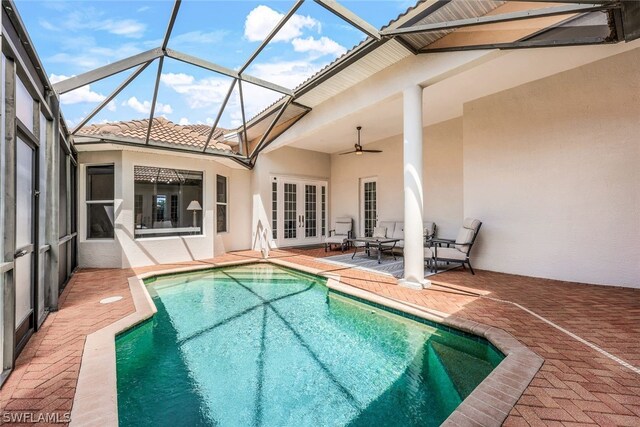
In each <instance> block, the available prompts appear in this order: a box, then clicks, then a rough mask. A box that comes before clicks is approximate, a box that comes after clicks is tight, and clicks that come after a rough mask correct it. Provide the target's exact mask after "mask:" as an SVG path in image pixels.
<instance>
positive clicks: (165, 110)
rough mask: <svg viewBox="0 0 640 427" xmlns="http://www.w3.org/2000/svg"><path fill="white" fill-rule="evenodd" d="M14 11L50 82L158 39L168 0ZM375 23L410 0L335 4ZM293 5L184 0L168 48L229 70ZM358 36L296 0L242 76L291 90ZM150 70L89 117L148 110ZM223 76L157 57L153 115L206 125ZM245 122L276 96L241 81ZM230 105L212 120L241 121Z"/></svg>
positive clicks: (89, 105)
mask: <svg viewBox="0 0 640 427" xmlns="http://www.w3.org/2000/svg"><path fill="white" fill-rule="evenodd" d="M16 4H17V7H18V11H19V13H20V15H21V16H22V19H23V21H24V22H25V25H26V27H27V30H28V32H29V34H30V36H31V38H32V40H33V43H34V45H35V47H36V50H37V52H38V54H39V55H40V58H41V60H42V62H43V64H44V66H45V70H46V71H47V73H48V75H49V77H50V78H51V80H52V81H53V82H56V81H59V80H62V79H64V78H67V77H70V76H73V75H77V74H81V73H83V72H86V71H89V70H91V69H94V68H96V67H99V66H102V65H105V64H108V63H110V62H113V61H116V60H118V59H122V58H126V57H128V56H131V55H134V54H136V53H139V52H142V51H145V50H149V49H152V48H155V47H158V46H160V44H161V43H162V38H163V37H164V32H165V30H166V27H167V23H168V19H169V16H170V14H171V9H172V7H173V2H172V1H170V0H156V1H118V0H110V1H79V0H76V1H31V0H18V1H17V2H16ZM342 4H343V5H344V6H346V7H348V8H349V9H351V10H352V11H353V12H355V13H356V14H358V15H359V16H360V17H362V18H364V19H365V20H367V21H368V22H370V23H371V24H372V25H374V26H376V27H377V28H380V27H381V26H383V25H385V24H387V23H388V22H389V21H390V20H391V19H394V18H395V17H397V15H398V14H399V13H402V12H404V11H405V10H406V9H407V7H409V6H411V5H412V4H413V2H411V1H407V0H389V1H382V0H378V1H342ZM292 5H293V1H204V0H184V1H183V2H182V6H181V8H180V13H179V14H178V18H177V20H176V23H175V26H174V29H173V32H172V36H171V39H170V41H169V48H171V49H175V50H178V51H182V52H184V53H188V54H191V55H195V56H199V57H201V58H203V59H206V60H209V61H211V62H214V63H217V64H220V65H224V66H226V67H229V68H234V69H237V68H239V67H241V66H242V65H243V64H244V62H245V61H246V60H247V58H248V57H249V55H251V53H252V52H253V51H254V50H255V49H256V48H257V46H258V45H259V44H260V42H261V41H262V40H263V39H264V37H265V36H266V35H267V33H268V32H269V31H270V30H271V28H273V26H274V25H275V24H276V23H277V22H278V21H279V19H280V17H281V16H282V15H283V14H284V13H286V12H287V11H288V10H289V9H290V7H291V6H292ZM364 38H365V36H364V34H363V33H362V32H360V31H359V30H357V29H355V28H353V27H351V26H350V25H349V24H347V23H346V22H344V21H342V20H341V19H339V18H338V17H336V16H334V15H333V14H331V13H330V12H328V11H326V10H325V9H324V8H322V7H321V6H319V5H318V4H316V3H315V2H313V1H311V0H308V1H307V2H305V3H304V4H303V5H302V6H301V7H300V9H298V11H297V13H296V14H295V15H294V17H293V18H292V19H291V20H290V21H289V23H288V24H287V25H286V26H285V27H284V28H283V29H282V30H281V31H280V33H279V34H278V35H277V36H276V37H275V38H274V40H272V42H271V43H270V44H269V45H268V46H267V48H266V49H265V50H263V51H262V53H261V54H260V55H259V56H258V57H257V58H256V60H255V61H254V62H253V64H252V65H251V66H250V67H249V68H248V69H247V71H246V72H247V73H249V74H252V75H254V76H257V77H260V78H263V79H265V80H268V81H271V82H274V83H277V84H280V85H282V86H285V87H289V88H294V87H295V86H297V85H298V84H300V83H301V82H302V81H304V80H305V79H306V78H308V77H310V76H311V75H313V74H314V73H315V72H316V71H318V70H319V69H321V68H322V67H323V66H325V65H326V64H328V63H330V62H331V61H333V60H334V59H335V58H336V57H338V56H340V55H342V54H343V53H344V52H345V51H347V50H348V49H350V48H351V47H353V46H354V45H356V44H357V43H359V42H360V41H361V40H363V39H364ZM130 72H131V71H125V72H123V73H120V74H117V75H115V76H112V77H110V78H108V79H105V80H103V81H100V82H96V83H93V84H91V85H89V86H85V87H83V88H80V89H77V90H76V91H73V92H70V93H68V94H66V95H63V98H62V104H63V105H62V111H63V114H64V115H65V118H66V120H67V122H68V123H69V124H70V125H71V126H75V124H77V123H78V122H79V121H80V120H82V118H83V117H85V116H86V115H87V114H88V113H90V112H91V111H92V110H93V108H94V107H95V106H96V105H98V104H99V103H100V102H101V101H102V100H104V99H105V97H106V96H107V95H109V94H110V93H111V92H112V90H113V89H114V88H115V87H116V86H117V85H118V84H120V82H121V81H122V80H124V79H125V78H126V76H127V75H128V74H129V73H130ZM156 73H157V61H156V62H154V63H153V64H151V65H150V66H149V67H147V69H146V70H145V71H144V72H143V73H142V74H141V75H140V76H138V78H137V79H136V80H135V81H134V82H132V83H131V84H130V85H129V86H128V87H127V88H126V89H125V90H124V91H123V92H122V93H120V94H119V95H118V97H117V98H116V99H115V100H114V101H112V102H111V103H110V104H109V105H108V106H107V108H105V109H103V110H102V111H101V112H100V113H99V114H98V115H97V116H96V117H95V118H94V119H93V120H92V122H94V123H98V122H105V121H116V120H131V119H138V118H146V117H148V116H149V108H150V101H151V98H152V94H153V85H154V82H155V76H156ZM230 83H231V80H230V79H229V78H227V77H225V76H221V75H219V74H215V73H212V72H209V71H206V70H202V69H199V68H197V67H194V66H190V65H188V64H183V63H180V62H178V61H175V60H172V59H170V58H167V59H165V63H164V67H163V72H162V78H161V83H160V89H159V94H158V104H157V107H156V115H162V116H164V117H166V118H167V119H169V120H171V121H173V122H176V123H182V124H187V123H209V124H210V123H211V122H212V121H213V118H214V117H215V116H216V114H217V111H218V109H219V107H220V104H221V102H222V99H223V98H224V95H225V94H226V92H227V90H228V88H229V85H230ZM243 92H244V94H245V109H246V115H247V119H248V118H250V117H252V116H253V115H255V114H256V113H258V112H259V111H261V110H262V109H264V108H265V107H267V106H268V105H269V104H271V103H272V102H273V101H275V100H276V99H278V98H279V96H280V95H279V94H277V93H275V92H272V91H269V90H266V89H263V88H260V87H257V86H253V85H249V84H245V85H243ZM241 120H242V118H241V112H240V103H239V99H238V96H237V89H236V93H234V95H233V96H232V97H231V99H230V102H229V105H228V107H227V108H226V109H225V113H224V114H223V117H222V119H221V122H220V124H219V126H222V127H235V126H238V125H239V124H241Z"/></svg>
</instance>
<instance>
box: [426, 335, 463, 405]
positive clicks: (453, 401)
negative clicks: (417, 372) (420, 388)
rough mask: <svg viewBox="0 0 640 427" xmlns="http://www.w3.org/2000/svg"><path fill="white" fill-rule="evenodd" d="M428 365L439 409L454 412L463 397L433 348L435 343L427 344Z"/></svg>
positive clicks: (429, 378) (429, 379) (440, 357)
mask: <svg viewBox="0 0 640 427" xmlns="http://www.w3.org/2000/svg"><path fill="white" fill-rule="evenodd" d="M427 363H428V364H429V368H428V369H429V370H428V375H429V377H428V381H429V382H431V384H432V389H433V390H435V391H436V393H437V395H436V396H435V397H436V399H437V400H438V407H439V408H443V409H445V411H446V412H448V413H449V412H452V411H453V410H454V409H455V408H456V407H457V406H458V405H459V404H460V402H462V399H463V398H462V397H461V395H460V392H459V391H458V388H457V387H456V385H455V383H454V382H453V379H452V378H451V376H450V375H449V372H448V370H447V368H446V367H445V364H444V363H443V361H442V356H441V355H440V354H439V353H438V351H437V350H436V349H435V348H434V347H433V342H432V341H429V342H428V344H427Z"/></svg>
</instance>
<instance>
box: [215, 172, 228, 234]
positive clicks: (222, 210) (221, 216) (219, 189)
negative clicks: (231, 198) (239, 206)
mask: <svg viewBox="0 0 640 427" xmlns="http://www.w3.org/2000/svg"><path fill="white" fill-rule="evenodd" d="M216 195H217V196H216V215H217V216H216V218H217V220H216V230H217V232H218V233H221V232H225V231H227V215H228V202H227V200H228V199H227V197H228V196H227V177H226V176H222V175H216Z"/></svg>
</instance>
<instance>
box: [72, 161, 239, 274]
mask: <svg viewBox="0 0 640 427" xmlns="http://www.w3.org/2000/svg"><path fill="white" fill-rule="evenodd" d="M79 163H80V171H79V176H80V179H79V184H80V187H79V237H80V239H79V245H80V246H79V264H80V266H81V267H116V268H126V267H136V266H144V265H152V264H162V263H171V262H180V261H189V260H195V259H205V258H212V257H213V256H214V253H215V254H219V253H222V252H224V251H228V250H237V249H248V248H249V246H250V231H249V224H250V218H251V213H250V197H249V194H248V191H247V188H249V183H250V173H251V172H250V171H248V170H239V169H231V168H229V167H227V166H224V165H222V164H220V163H219V162H216V161H214V160H210V159H202V158H197V157H194V156H189V155H179V154H173V153H171V154H168V153H167V154H163V153H158V152H139V151H131V150H124V151H116V150H114V151H100V152H81V153H79ZM106 163H113V164H114V165H115V238H114V239H113V240H87V239H86V205H85V194H86V192H85V176H86V172H85V167H86V165H88V164H106ZM135 165H142V166H155V167H166V168H174V169H186V170H195V171H202V172H203V173H204V183H203V186H204V189H203V191H204V198H203V199H204V200H203V211H202V212H201V213H200V214H201V215H204V216H203V219H204V221H203V226H204V233H203V235H202V236H175V237H155V238H145V239H135V238H134V217H133V209H134V180H133V169H134V166H135ZM216 175H224V176H226V177H227V178H228V181H227V182H228V186H229V205H228V221H229V231H228V232H226V233H219V234H218V233H216V232H215V214H216V210H215V200H216V186H215V182H216V181H215V180H216Z"/></svg>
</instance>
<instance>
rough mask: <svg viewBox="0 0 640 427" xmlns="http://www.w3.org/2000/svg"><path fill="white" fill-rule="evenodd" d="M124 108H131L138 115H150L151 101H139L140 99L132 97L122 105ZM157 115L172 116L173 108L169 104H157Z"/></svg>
mask: <svg viewBox="0 0 640 427" xmlns="http://www.w3.org/2000/svg"><path fill="white" fill-rule="evenodd" d="M122 105H123V106H127V107H131V108H132V109H134V110H135V111H137V112H138V113H142V114H149V113H150V112H151V101H142V102H140V101H138V98H136V97H135V96H132V97H131V98H129V99H127V100H126V101H124V102H123V103H122ZM155 113H156V114H171V113H173V108H171V105H169V104H162V103H160V102H157V103H156V109H155Z"/></svg>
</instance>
